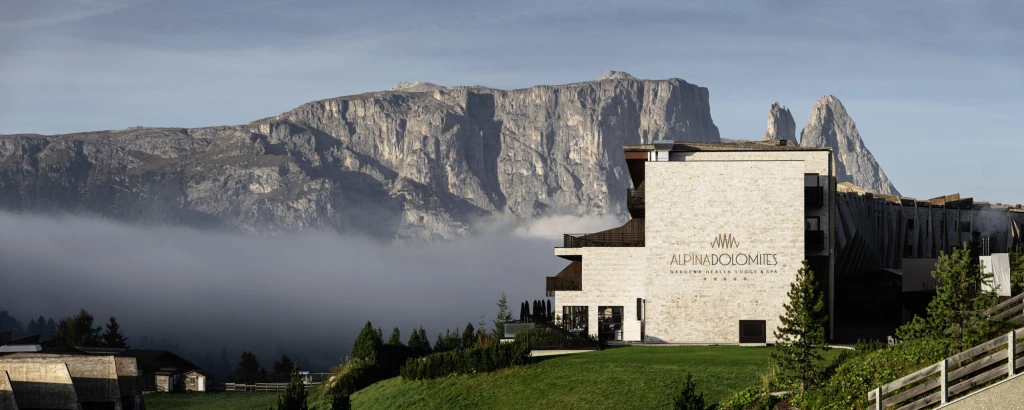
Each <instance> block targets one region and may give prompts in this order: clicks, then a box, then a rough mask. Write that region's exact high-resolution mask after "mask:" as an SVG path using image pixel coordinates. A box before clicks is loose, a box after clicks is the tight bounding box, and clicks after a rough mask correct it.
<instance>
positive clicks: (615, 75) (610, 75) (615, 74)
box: [597, 70, 637, 81]
mask: <svg viewBox="0 0 1024 410" xmlns="http://www.w3.org/2000/svg"><path fill="white" fill-rule="evenodd" d="M636 79H637V78H636V77H633V76H631V75H629V73H627V72H625V71H615V70H609V71H608V72H607V73H604V75H602V76H601V77H600V78H598V79H597V81H604V80H636Z"/></svg>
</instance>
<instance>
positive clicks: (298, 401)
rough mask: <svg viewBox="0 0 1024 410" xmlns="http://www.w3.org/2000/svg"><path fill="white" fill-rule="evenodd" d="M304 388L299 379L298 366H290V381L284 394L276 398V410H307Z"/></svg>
mask: <svg viewBox="0 0 1024 410" xmlns="http://www.w3.org/2000/svg"><path fill="white" fill-rule="evenodd" d="M307 406H308V405H307V403H306V386H305V385H304V384H302V378H301V377H299V365H294V366H292V377H291V381H289V382H288V387H285V389H284V392H283V393H281V395H280V396H277V410H307V409H308V408H309V407H307Z"/></svg>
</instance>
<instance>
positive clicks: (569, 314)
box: [562, 306, 588, 334]
mask: <svg viewBox="0 0 1024 410" xmlns="http://www.w3.org/2000/svg"><path fill="white" fill-rule="evenodd" d="M587 327H588V319H587V307H586V306H562V328H564V329H565V330H568V331H570V332H582V333H584V334H588V333H587Z"/></svg>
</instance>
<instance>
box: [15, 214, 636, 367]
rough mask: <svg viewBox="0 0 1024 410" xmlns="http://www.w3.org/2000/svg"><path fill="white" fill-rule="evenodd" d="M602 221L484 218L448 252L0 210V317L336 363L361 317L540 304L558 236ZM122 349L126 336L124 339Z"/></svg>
mask: <svg viewBox="0 0 1024 410" xmlns="http://www.w3.org/2000/svg"><path fill="white" fill-rule="evenodd" d="M615 225H617V221H616V220H615V219H614V218H574V217H552V218H545V219H540V220H537V221H535V222H534V223H532V224H530V225H529V226H522V227H513V226H509V225H507V224H498V223H495V224H493V225H492V226H490V227H487V229H482V230H480V231H484V232H486V233H484V234H482V235H480V236H477V237H473V238H466V239H461V240H457V241H454V242H450V243H443V244H435V245H430V246H419V247H404V248H397V247H393V246H391V245H390V244H385V243H380V242H375V241H373V240H371V239H367V238H362V237H352V236H342V235H338V234H336V233H324V232H316V233H301V234H288V235H277V236H247V235H241V234H228V233H218V232H210V231H200V230H193V229H184V228H175V227H139V226H132V225H126V224H122V223H117V222H111V221H108V220H101V219H97V218H90V217H81V216H59V217H52V216H40V215H25V214H14V213H7V212H0V310H8V311H10V313H11V314H12V315H13V316H15V317H17V318H19V319H20V320H21V321H22V323H23V324H26V323H27V321H28V320H30V319H32V318H34V317H38V316H39V315H43V316H46V317H53V318H54V319H57V318H58V317H60V316H70V315H72V314H73V313H75V312H77V310H78V309H80V308H85V309H86V310H89V311H90V312H91V313H93V315H94V316H95V317H96V320H97V322H98V323H97V325H98V324H99V322H105V321H106V319H107V318H108V317H109V316H111V315H113V316H116V317H117V319H118V321H119V322H120V323H121V327H122V329H123V331H125V332H126V333H127V334H128V336H130V337H132V338H134V340H135V341H138V340H139V338H140V337H142V336H146V337H148V338H151V339H157V340H160V339H165V340H166V341H168V342H171V343H177V344H179V345H180V346H181V347H182V349H183V350H187V351H192V352H199V353H211V354H219V353H220V352H221V349H222V347H227V348H228V349H229V351H230V352H231V354H230V356H229V357H230V359H231V363H232V364H233V363H234V362H236V361H237V357H238V356H237V352H239V351H241V350H243V349H245V350H253V351H255V352H256V353H257V355H258V356H259V358H260V361H261V363H264V366H266V367H269V365H270V363H271V361H272V360H273V359H274V357H272V355H279V354H280V353H281V352H287V353H289V354H290V355H296V356H305V357H308V358H309V361H310V364H312V365H314V367H320V368H325V367H326V366H329V365H332V364H336V363H337V362H338V361H339V360H340V359H341V358H343V357H344V356H346V355H347V354H348V353H349V351H350V350H351V345H352V341H353V340H354V338H355V334H356V332H358V330H359V328H360V327H361V326H362V324H363V323H365V321H366V320H370V321H372V322H373V324H374V325H375V326H379V327H382V328H383V329H384V337H385V338H387V337H388V336H389V335H390V333H391V328H392V327H394V326H398V327H399V329H400V330H401V331H402V338H403V340H405V339H407V338H408V335H409V330H410V329H412V328H413V327H414V326H419V325H423V326H424V328H426V329H427V331H428V333H429V336H430V339H431V342H433V340H434V338H435V337H436V334H437V332H438V331H441V330H443V329H445V328H454V327H456V326H458V327H460V328H461V327H465V325H466V323H467V322H472V323H473V325H474V326H476V323H477V322H478V321H479V317H480V315H485V316H486V320H487V325H488V327H491V326H492V324H491V320H492V319H493V318H494V314H495V313H496V311H497V307H496V305H495V303H496V302H497V299H498V298H499V297H500V295H501V293H502V292H505V294H506V295H507V296H508V300H509V305H510V307H511V308H512V309H513V311H514V312H517V311H518V310H517V309H518V303H519V302H521V301H523V300H528V299H529V300H532V299H541V298H543V297H544V277H545V276H550V275H553V274H555V273H557V272H558V271H559V270H560V269H561V268H563V267H564V266H565V264H566V262H565V261H563V260H561V259H559V258H557V257H555V256H553V255H552V247H553V246H558V244H559V243H560V241H561V233H562V232H575V231H577V230H583V231H587V230H591V231H593V230H599V229H605V228H608V227H611V226H615ZM132 341H133V340H129V344H131V342H132Z"/></svg>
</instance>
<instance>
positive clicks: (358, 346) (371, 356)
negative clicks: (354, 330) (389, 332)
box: [352, 321, 384, 362]
mask: <svg viewBox="0 0 1024 410" xmlns="http://www.w3.org/2000/svg"><path fill="white" fill-rule="evenodd" d="M381 339H382V337H381V332H380V330H378V329H374V328H373V324H372V323H370V322H369V321H367V322H366V325H365V326H363V330H361V331H360V332H359V336H356V342H355V344H354V345H353V346H352V357H354V358H356V359H359V360H367V361H371V362H374V361H376V360H377V352H378V351H380V347H381V345H383V344H384V342H383V340H381Z"/></svg>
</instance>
